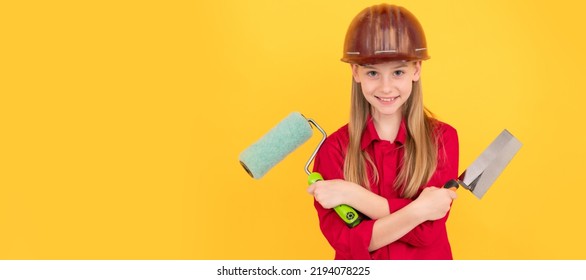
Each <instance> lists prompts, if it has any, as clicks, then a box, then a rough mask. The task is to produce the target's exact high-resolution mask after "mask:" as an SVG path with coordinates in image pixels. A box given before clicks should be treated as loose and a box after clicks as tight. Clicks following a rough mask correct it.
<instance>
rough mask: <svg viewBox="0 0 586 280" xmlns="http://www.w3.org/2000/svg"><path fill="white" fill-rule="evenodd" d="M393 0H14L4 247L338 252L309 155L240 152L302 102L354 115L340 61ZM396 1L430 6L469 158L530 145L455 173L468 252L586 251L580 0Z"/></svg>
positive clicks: (7, 78) (0, 16) (3, 132)
mask: <svg viewBox="0 0 586 280" xmlns="http://www.w3.org/2000/svg"><path fill="white" fill-rule="evenodd" d="M380 2H381V1H309V0H306V1H293V0H291V1H289V0H287V1H62V0H59V1H3V3H2V4H0V26H1V28H0V42H1V44H0V49H1V52H0V71H1V72H0V259H331V258H333V251H332V249H331V248H330V247H329V245H328V244H327V242H326V241H325V239H324V238H323V237H322V235H321V233H320V231H319V228H318V224H317V216H316V214H315V210H314V208H313V205H312V198H311V197H310V196H309V195H307V194H306V192H305V189H306V185H305V184H306V183H305V182H306V175H305V173H304V172H303V166H304V164H305V161H306V160H307V158H308V157H309V155H310V154H311V152H312V151H313V149H314V148H315V146H316V145H317V143H318V140H319V139H318V138H319V137H318V136H317V134H315V135H316V136H315V137H314V138H315V139H314V138H312V139H311V140H310V141H308V142H307V143H306V144H304V145H303V146H302V147H301V148H299V149H298V150H296V151H295V153H293V154H291V155H290V156H288V157H287V158H286V159H285V160H284V161H283V162H281V163H280V164H279V165H277V166H276V167H274V168H273V169H272V170H271V171H270V172H269V173H268V174H267V175H266V176H265V177H264V178H263V179H262V180H253V179H251V178H250V177H248V175H247V174H246V173H245V172H244V170H243V169H242V168H241V167H240V165H239V163H238V155H239V153H240V152H241V151H243V150H244V149H245V148H247V147H248V146H249V145H250V144H252V143H253V142H254V141H256V140H257V139H259V138H260V137H261V136H262V135H263V134H264V133H266V132H267V131H268V130H270V129H271V128H272V127H274V125H276V124H277V123H278V122H279V121H280V120H281V119H282V118H284V117H285V116H286V115H287V114H289V113H290V112H292V111H299V112H302V113H303V114H305V115H306V116H308V117H311V118H314V119H315V120H316V121H318V123H319V124H320V125H321V126H322V127H323V128H324V129H325V130H326V131H327V132H333V131H335V130H336V129H337V128H338V127H340V126H342V125H343V124H345V123H346V121H347V118H348V108H349V90H350V72H349V67H348V65H346V64H344V63H342V62H340V61H339V59H340V57H341V48H342V42H343V38H344V34H345V31H346V28H347V26H348V24H349V23H350V21H351V19H352V18H353V17H354V15H355V14H356V13H358V12H359V11H360V10H361V9H363V8H364V7H367V6H370V5H372V4H378V3H380ZM579 2H580V1H567V0H562V1H554V2H552V1H508V0H497V1H495V0H491V1H464V0H454V1H396V2H395V3H396V4H400V5H403V6H405V7H407V8H408V9H409V10H411V11H412V12H413V13H414V14H415V15H416V16H417V17H418V18H419V20H420V21H421V23H422V25H423V27H424V29H425V31H426V34H427V39H428V48H429V50H430V55H431V56H432V58H431V60H429V61H426V62H425V63H424V66H423V82H424V92H425V103H426V106H427V107H429V108H430V109H431V110H432V111H433V112H434V113H435V114H436V115H437V116H438V117H439V118H440V119H441V120H443V121H445V122H448V123H450V124H452V125H453V126H454V127H456V128H457V130H458V132H459V136H460V143H461V145H460V151H461V152H460V153H461V155H460V169H461V171H462V170H463V169H464V168H465V167H466V166H467V165H468V164H469V163H471V162H472V161H473V160H474V159H475V157H476V156H477V155H478V154H479V153H480V152H481V151H482V150H483V149H484V148H485V147H486V146H487V145H488V144H489V143H490V141H492V139H493V138H494V137H496V135H497V134H498V133H499V132H500V131H501V130H503V129H505V128H506V129H509V130H510V131H511V132H512V133H513V134H514V135H515V136H517V137H518V138H519V139H520V140H521V141H522V142H523V144H524V146H523V148H522V149H521V151H520V152H519V154H518V155H517V156H516V157H515V159H514V160H513V161H512V162H511V164H510V165H509V167H508V168H507V169H506V170H505V172H504V173H503V175H502V176H501V177H500V178H499V179H498V180H497V181H496V183H495V185H494V186H493V187H492V188H491V190H490V191H489V192H488V193H487V195H486V196H485V197H484V198H483V199H482V200H478V199H476V197H474V196H473V195H472V194H470V193H467V192H466V191H464V190H459V198H458V200H457V201H456V202H455V204H454V207H453V210H452V214H451V217H450V219H449V222H448V227H449V229H448V230H449V234H450V239H451V242H452V246H453V252H454V257H455V258H456V259H586V241H585V239H584V236H586V228H585V226H584V224H583V219H584V214H585V213H586V211H585V210H586V208H585V206H584V205H585V203H584V197H586V188H585V187H584V186H583V184H584V183H583V181H584V174H585V172H584V166H585V163H584V162H585V158H586V148H584V143H586V136H585V135H586V133H584V132H583V127H584V121H583V120H584V115H583V110H584V103H585V101H586V97H585V95H586V87H585V83H584V77H583V74H584V70H583V67H584V63H585V62H586V59H585V54H584V50H585V49H586V44H585V40H584V39H583V37H584V27H586V21H585V20H584V12H585V9H584V8H585V7H584V4H578V3H579Z"/></svg>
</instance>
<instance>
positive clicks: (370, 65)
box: [360, 62, 408, 69]
mask: <svg viewBox="0 0 586 280" xmlns="http://www.w3.org/2000/svg"><path fill="white" fill-rule="evenodd" d="M360 66H362V67H364V68H368V69H376V67H374V66H372V64H364V65H360ZM406 66H408V65H407V63H404V62H403V63H401V64H399V65H397V67H394V68H395V69H397V68H401V67H406Z"/></svg>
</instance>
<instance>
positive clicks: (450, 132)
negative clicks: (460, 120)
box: [434, 120, 458, 141]
mask: <svg viewBox="0 0 586 280" xmlns="http://www.w3.org/2000/svg"><path fill="white" fill-rule="evenodd" d="M434 126H435V127H434V128H435V129H434V130H435V134H436V136H437V137H438V138H439V140H440V141H442V140H452V139H458V131H457V130H456V129H455V128H454V127H453V126H451V125H449V124H447V123H445V122H442V121H439V120H436V121H435V125H434Z"/></svg>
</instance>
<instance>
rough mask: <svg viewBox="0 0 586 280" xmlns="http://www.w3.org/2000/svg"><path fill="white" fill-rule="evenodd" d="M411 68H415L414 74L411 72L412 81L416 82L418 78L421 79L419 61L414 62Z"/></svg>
mask: <svg viewBox="0 0 586 280" xmlns="http://www.w3.org/2000/svg"><path fill="white" fill-rule="evenodd" d="M413 66H414V67H415V72H413V81H414V82H417V81H419V78H421V60H418V61H415V62H414V63H413Z"/></svg>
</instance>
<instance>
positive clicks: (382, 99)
mask: <svg viewBox="0 0 586 280" xmlns="http://www.w3.org/2000/svg"><path fill="white" fill-rule="evenodd" d="M397 98H399V97H398V96H397V97H389V98H384V97H379V98H378V99H380V100H381V101H384V102H391V101H393V100H395V99H397Z"/></svg>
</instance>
